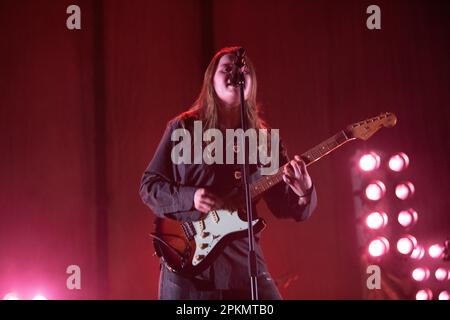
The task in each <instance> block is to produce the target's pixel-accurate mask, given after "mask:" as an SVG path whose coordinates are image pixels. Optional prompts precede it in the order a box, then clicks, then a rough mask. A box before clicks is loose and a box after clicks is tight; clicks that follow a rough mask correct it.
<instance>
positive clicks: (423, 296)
mask: <svg viewBox="0 0 450 320" xmlns="http://www.w3.org/2000/svg"><path fill="white" fill-rule="evenodd" d="M431 299H433V293H432V292H431V290H430V289H424V290H419V291H417V293H416V300H431Z"/></svg>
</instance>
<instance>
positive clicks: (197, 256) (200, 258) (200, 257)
mask: <svg viewBox="0 0 450 320" xmlns="http://www.w3.org/2000/svg"><path fill="white" fill-rule="evenodd" d="M204 258H205V255H204V254H199V255H196V256H195V260H197V261H201V260H203V259H204Z"/></svg>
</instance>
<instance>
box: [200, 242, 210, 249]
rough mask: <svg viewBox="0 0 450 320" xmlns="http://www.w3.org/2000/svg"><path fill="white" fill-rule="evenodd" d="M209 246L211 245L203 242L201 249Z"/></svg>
mask: <svg viewBox="0 0 450 320" xmlns="http://www.w3.org/2000/svg"><path fill="white" fill-rule="evenodd" d="M208 246H209V244H207V243H202V244H201V245H200V249H206V248H208Z"/></svg>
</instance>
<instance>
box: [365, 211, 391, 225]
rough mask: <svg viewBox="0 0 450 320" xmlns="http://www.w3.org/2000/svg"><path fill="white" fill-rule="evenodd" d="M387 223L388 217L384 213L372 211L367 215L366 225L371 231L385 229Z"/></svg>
mask: <svg viewBox="0 0 450 320" xmlns="http://www.w3.org/2000/svg"><path fill="white" fill-rule="evenodd" d="M387 223H388V216H387V214H386V213H384V212H378V211H374V212H371V213H369V214H368V215H367V217H366V225H367V227H368V228H370V229H372V230H378V229H381V228H383V227H385V226H386V225H387Z"/></svg>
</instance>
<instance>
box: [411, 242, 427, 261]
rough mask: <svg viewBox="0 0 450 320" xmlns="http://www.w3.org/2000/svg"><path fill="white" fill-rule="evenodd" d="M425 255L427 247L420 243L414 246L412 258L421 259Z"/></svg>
mask: <svg viewBox="0 0 450 320" xmlns="http://www.w3.org/2000/svg"><path fill="white" fill-rule="evenodd" d="M424 255H425V249H424V247H423V246H421V245H420V244H419V245H417V246H416V247H415V248H414V250H413V252H412V253H411V258H413V259H416V260H420V259H422V258H423V256H424Z"/></svg>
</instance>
